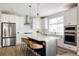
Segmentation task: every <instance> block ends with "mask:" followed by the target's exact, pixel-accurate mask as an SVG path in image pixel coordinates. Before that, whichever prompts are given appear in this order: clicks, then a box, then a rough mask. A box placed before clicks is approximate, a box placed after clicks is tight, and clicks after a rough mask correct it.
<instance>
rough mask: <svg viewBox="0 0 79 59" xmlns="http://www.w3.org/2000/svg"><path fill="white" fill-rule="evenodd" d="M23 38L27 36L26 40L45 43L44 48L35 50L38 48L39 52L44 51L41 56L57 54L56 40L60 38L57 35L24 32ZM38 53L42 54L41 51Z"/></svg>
mask: <svg viewBox="0 0 79 59" xmlns="http://www.w3.org/2000/svg"><path fill="white" fill-rule="evenodd" d="M21 38H26V40H30V41H32V42H37V43H38V44H41V45H43V50H41V49H40V50H39V49H34V51H37V50H38V52H41V53H43V54H42V55H41V56H55V55H56V52H57V51H56V40H57V39H58V38H57V37H52V36H45V35H34V34H22V37H21ZM32 50H33V49H32ZM38 52H37V53H38ZM44 53H45V54H44ZM38 54H39V55H40V53H38Z"/></svg>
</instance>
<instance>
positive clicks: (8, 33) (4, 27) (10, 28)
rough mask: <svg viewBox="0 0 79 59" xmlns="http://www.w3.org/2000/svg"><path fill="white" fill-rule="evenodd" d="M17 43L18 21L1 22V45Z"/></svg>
mask: <svg viewBox="0 0 79 59" xmlns="http://www.w3.org/2000/svg"><path fill="white" fill-rule="evenodd" d="M14 45H16V23H7V22H2V23H1V46H2V47H7V46H14Z"/></svg>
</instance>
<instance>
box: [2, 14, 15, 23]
mask: <svg viewBox="0 0 79 59" xmlns="http://www.w3.org/2000/svg"><path fill="white" fill-rule="evenodd" d="M15 19H16V18H15V15H8V14H1V22H12V23H15Z"/></svg>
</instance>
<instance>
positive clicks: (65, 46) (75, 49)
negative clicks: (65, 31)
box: [64, 44, 77, 51]
mask: <svg viewBox="0 0 79 59" xmlns="http://www.w3.org/2000/svg"><path fill="white" fill-rule="evenodd" d="M64 48H66V49H69V50H72V51H77V47H76V46H72V45H67V44H64Z"/></svg>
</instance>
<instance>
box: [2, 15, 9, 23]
mask: <svg viewBox="0 0 79 59" xmlns="http://www.w3.org/2000/svg"><path fill="white" fill-rule="evenodd" d="M1 22H9V15H6V14H1Z"/></svg>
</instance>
